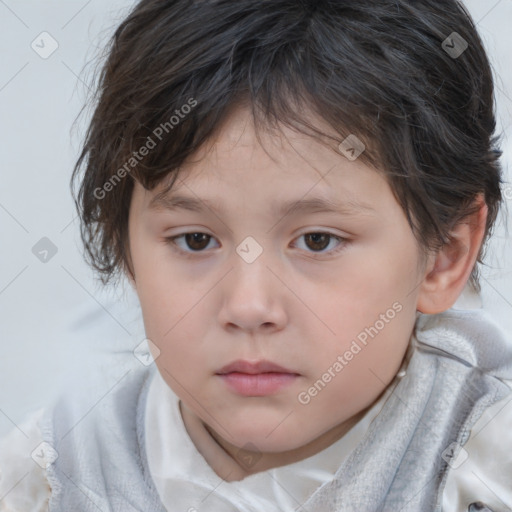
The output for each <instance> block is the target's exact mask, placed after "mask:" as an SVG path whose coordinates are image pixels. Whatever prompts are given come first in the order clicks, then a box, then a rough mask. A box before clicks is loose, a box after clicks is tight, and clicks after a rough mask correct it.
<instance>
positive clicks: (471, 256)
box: [129, 107, 487, 480]
mask: <svg viewBox="0 0 512 512" xmlns="http://www.w3.org/2000/svg"><path fill="white" fill-rule="evenodd" d="M320 123H321V121H320ZM324 128H325V127H324ZM282 133H283V135H284V136H282V137H280V136H277V135H276V134H273V135H271V134H268V133H266V132H261V133H260V135H261V137H262V138H261V141H262V143H263V146H262V145H260V143H259V142H258V140H257V139H256V135H255V131H254V127H253V124H252V122H251V118H250V115H249V111H248V110H246V109H245V108H243V107H240V108H237V109H236V110H234V112H233V113H232V114H231V116H230V117H229V118H228V119H227V121H226V122H225V123H224V124H223V125H222V126H221V128H220V130H219V132H218V134H217V136H216V137H215V138H214V139H212V140H211V141H210V142H211V143H210V144H209V145H208V146H205V147H204V148H203V149H202V150H200V151H199V153H198V154H197V155H194V158H193V159H190V160H189V161H187V162H186V164H185V165H184V166H183V167H182V169H181V172H180V176H179V179H178V181H177V182H176V184H175V186H174V188H173V190H172V191H171V194H175V193H177V192H178V191H179V192H180V193H181V194H183V195H187V196H192V197H195V198H201V199H210V200H212V201H215V200H217V202H218V205H219V207H220V208H221V210H220V211H218V212H215V213H214V212H213V211H212V210H210V209H208V208H206V209H205V211H204V212H192V211H187V210H183V209H176V210H174V211H170V210H163V209H162V210H159V211H152V210H150V209H149V203H150V201H151V199H152V198H153V197H154V196H155V195H156V194H157V193H158V192H159V191H160V190H161V189H162V188H163V186H159V187H157V188H156V189H155V190H153V191H147V190H145V189H144V188H143V187H142V186H141V185H140V184H139V183H136V185H135V189H134V193H133V197H132V202H131V205H130V216H129V258H130V264H131V269H132V270H133V275H134V276H135V279H133V278H132V279H131V282H132V285H133V286H134V288H135V290H136V292H137V294H138V297H139V300H140V304H141V308H142V314H143V320H144V325H145V330H146V335H147V337H148V338H149V339H150V340H151V341H152V342H153V343H154V344H155V346H157V347H158V348H159V350H160V354H159V356H158V357H157V358H156V364H157V366H158V369H159V371H160V373H161V375H162V377H163V378H164V380H165V381H166V383H167V384H168V385H169V386H170V387H171V388H172V390H173V391H174V392H175V393H176V394H177V395H178V397H179V398H180V400H181V404H180V406H181V412H182V416H183V420H184V423H185V426H186V427H187V430H188V431H189V433H190V434H191V438H192V441H193V442H194V443H195V444H196V446H197V448H198V450H199V451H200V452H201V453H202V454H203V456H204V458H205V459H206V460H207V462H208V463H209V464H210V466H211V467H212V468H213V470H214V471H215V472H216V473H217V474H218V475H219V476H221V477H222V478H225V479H226V480H239V479H241V478H244V477H245V476H247V475H249V474H253V473H257V472H260V471H263V470H265V469H268V468H272V467H277V466H281V465H284V464H289V463H292V462H295V461H298V460H301V459H304V458H306V457H309V456H311V455H313V454H315V453H318V452H319V451H321V450H323V449H324V448H326V447H327V446H329V445H331V444H332V443H334V442H335V441H336V440H338V439H339V438H340V437H342V436H343V434H344V433H346V431H347V430H348V429H349V428H350V427H351V426H353V424H354V423H355V422H356V421H357V420H358V419H359V418H360V417H361V416H362V415H363V414H364V412H365V411H366V410H367V408H368V407H369V406H371V405H372V404H373V403H375V401H376V400H377V399H378V398H379V397H380V396H381V394H382V393H383V392H384V391H385V389H386V388H387V386H388V385H389V383H390V382H391V381H392V380H393V378H394V377H395V375H396V373H397V371H398V369H399V367H400V365H401V363H402V360H403V357H404V354H405V352H406V350H407V347H408V344H409V340H410V336H411V333H412V330H413V327H414V323H415V319H416V315H417V311H421V312H424V313H437V312H441V311H444V310H446V309H448V308H449V307H451V306H452V305H453V303H454V302H455V300H456V299H457V297H458V296H459V294H460V293H461V291H462V289H463V287H464V285H465V283H466V281H467V279H468V277H469V274H470V272H471V269H472V267H473V264H474V262H475V259H476V256H477V253H478V248H479V247H480V244H481V240H482V237H483V226H484V224H485V216H486V212H487V210H486V207H485V204H484V203H483V202H481V208H480V210H479V213H478V214H477V215H476V216H475V217H474V218H471V219H468V222H467V223H464V224H461V225H460V226H459V227H457V229H456V230H454V232H453V234H454V242H453V245H450V246H449V247H446V248H444V249H443V250H441V251H439V252H438V253H437V254H431V255H429V256H428V258H426V259H423V258H422V257H421V256H422V252H421V250H420V248H419V246H418V244H417V242H416V239H415V238H414V235H413V233H412V231H411V228H410V226H409V224H408V223H407V220H406V217H405V214H404V212H403V211H402V209H401V207H400V206H399V204H398V203H397V201H396V199H395V198H394V196H393V193H392V191H391V189H390V187H389V185H388V184H387V182H386V180H385V179H384V177H383V176H382V175H381V174H379V173H378V172H376V170H374V169H372V168H370V167H368V166H366V165H364V164H363V163H362V162H361V161H360V160H355V161H349V160H348V159H347V158H346V157H345V156H343V155H342V154H341V153H340V152H339V151H335V150H333V149H332V148H328V147H326V146H325V145H322V144H320V143H319V142H318V141H316V140H314V139H312V138H309V137H307V136H305V135H303V134H298V133H296V132H294V131H292V130H290V129H288V128H282ZM335 149H336V148H335ZM317 195H319V196H322V197H327V198H330V199H332V200H333V201H338V202H340V203H341V204H347V201H354V202H364V203H365V204H367V205H369V206H370V207H371V208H372V210H367V211H360V212H356V213H351V214H347V213H322V212H320V213H319V212H317V213H315V212H306V213H304V212H303V213H299V212H288V213H287V214H284V215H283V214H281V215H277V214H275V213H273V212H272V211H271V209H270V207H269V205H270V204H272V203H274V202H276V203H278V204H280V203H281V202H283V201H285V200H288V199H293V200H297V199H301V198H309V197H311V196H317ZM319 232H320V233H325V232H328V233H330V234H332V238H329V237H327V238H326V239H324V240H323V241H322V240H320V242H319V241H318V239H317V240H316V241H315V240H314V239H313V240H312V239H311V237H307V236H304V235H306V234H308V233H309V234H313V233H319ZM185 233H205V234H207V235H210V236H211V238H206V239H204V240H203V241H202V242H201V239H200V242H199V243H198V242H195V244H194V241H193V240H192V241H191V240H189V244H191V245H187V240H186V239H185V237H181V238H178V239H177V240H175V245H173V244H172V243H170V242H169V241H168V240H166V237H171V236H178V235H181V234H185ZM248 236H251V237H252V238H253V239H255V240H256V241H257V243H258V244H259V245H260V246H261V248H262V249H263V252H262V253H261V254H260V255H259V256H258V257H257V258H256V260H255V261H254V262H252V263H250V264H249V263H247V262H246V261H245V260H244V259H243V258H242V257H241V256H239V254H238V253H237V252H236V248H237V247H238V246H239V245H240V244H241V242H242V241H244V239H245V238H246V237H248ZM336 236H339V237H342V238H343V239H345V240H341V241H339V240H338V239H336ZM322 244H323V245H322ZM340 247H341V250H340V251H338V252H336V249H338V248H340ZM180 249H181V251H180ZM194 249H195V252H194ZM187 256H188V257H187ZM397 303H398V304H399V305H400V312H398V313H396V315H395V316H394V318H393V319H392V320H390V321H389V322H387V323H385V327H384V328H383V329H381V330H380V331H379V332H378V334H377V335H376V336H375V337H373V338H370V339H369V342H368V344H367V345H366V346H364V347H363V349H362V350H361V351H360V352H358V353H357V355H355V356H354V357H353V358H352V360H351V361H349V362H348V364H347V365H346V366H344V368H343V370H342V371H340V372H338V373H336V376H335V377H334V378H332V379H331V380H330V382H329V383H328V384H327V385H326V386H325V387H324V388H323V389H322V390H321V391H320V392H319V393H318V394H316V396H314V397H311V400H310V401H309V403H307V404H304V403H301V402H300V401H299V400H298V395H299V393H301V392H304V391H305V390H306V391H307V390H308V389H309V388H310V387H311V386H312V385H313V384H314V383H315V381H318V379H320V378H321V377H322V375H323V374H324V373H325V372H327V371H328V369H329V368H330V367H331V368H332V366H333V364H334V363H335V362H336V360H337V358H338V356H340V355H343V354H344V353H345V352H346V351H347V350H348V349H349V348H350V345H351V343H352V341H353V340H355V339H356V337H357V336H358V334H360V333H361V332H362V331H364V329H365V327H369V326H373V325H375V323H376V321H377V320H379V318H381V315H382V314H385V313H386V311H387V310H389V309H390V308H392V305H393V304H395V305H396V304H397ZM237 359H245V360H250V361H257V360H261V359H267V360H270V361H272V362H275V363H277V364H279V365H281V366H284V367H286V368H288V369H290V370H293V371H294V372H296V373H298V374H299V376H298V377H297V378H296V379H295V380H294V382H293V383H292V384H291V385H289V386H287V387H285V388H284V389H282V390H280V391H279V392H278V393H276V394H273V395H268V396H263V397H255V396H249V397H247V396H240V395H238V394H236V393H235V392H233V391H231V390H230V389H229V388H228V387H227V386H226V385H225V383H224V382H223V381H222V379H221V378H220V377H219V376H218V375H216V372H218V371H219V370H220V369H221V367H223V366H224V365H226V364H228V363H230V362H232V361H234V360H237ZM198 423H199V424H201V425H203V426H204V428H205V429H206V431H207V432H208V433H209V435H210V436H211V437H212V438H213V439H214V440H215V441H216V442H217V443H218V446H220V447H222V449H223V450H222V453H223V455H222V456H221V457H219V456H218V452H214V451H212V449H211V438H210V442H208V440H205V438H204V436H198V435H196V434H194V433H193V432H194V431H195V430H194V429H193V428H191V425H193V424H198ZM247 443H251V444H250V445H247ZM240 448H242V449H244V453H248V454H252V455H256V459H257V462H256V463H255V464H254V465H253V466H251V467H247V465H244V464H242V463H241V462H240V458H239V456H238V454H239V450H240Z"/></svg>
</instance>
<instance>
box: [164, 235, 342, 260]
mask: <svg viewBox="0 0 512 512" xmlns="http://www.w3.org/2000/svg"><path fill="white" fill-rule="evenodd" d="M193 234H200V235H206V236H209V237H210V240H211V239H212V238H214V237H213V236H211V235H208V233H202V232H201V231H190V232H188V233H181V234H180V235H175V236H170V237H166V238H164V240H165V243H166V244H168V245H169V246H171V248H172V249H173V250H174V251H177V252H178V253H180V254H182V255H184V256H185V258H194V257H195V255H196V254H201V253H203V252H205V249H203V250H201V251H185V250H183V249H181V248H180V247H178V245H177V244H176V240H177V239H178V238H183V237H185V236H186V235H193ZM306 235H327V236H329V237H330V238H331V239H332V238H335V239H337V240H338V241H339V242H340V243H339V245H338V246H337V247H336V248H335V249H331V250H330V251H327V252H314V251H313V252H311V254H313V255H314V256H313V257H314V258H318V256H317V255H323V254H337V253H338V252H340V251H342V250H343V249H344V248H345V246H346V244H347V243H348V239H346V238H343V237H341V236H339V235H334V234H333V233H329V232H326V231H310V232H308V233H303V234H302V235H300V236H299V237H298V238H301V237H303V236H306ZM210 240H209V241H210ZM209 241H208V242H209Z"/></svg>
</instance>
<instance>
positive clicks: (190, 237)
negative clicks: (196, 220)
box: [165, 232, 213, 253]
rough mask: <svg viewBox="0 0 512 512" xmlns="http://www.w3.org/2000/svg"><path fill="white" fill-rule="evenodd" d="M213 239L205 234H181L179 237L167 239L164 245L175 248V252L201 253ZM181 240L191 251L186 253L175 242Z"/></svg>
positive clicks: (185, 250)
mask: <svg viewBox="0 0 512 512" xmlns="http://www.w3.org/2000/svg"><path fill="white" fill-rule="evenodd" d="M212 238H213V237H212V236H210V235H208V234H207V233H195V232H194V233H183V234H181V235H176V236H171V237H167V238H166V239H165V240H166V243H168V244H171V245H172V246H177V250H179V251H181V252H184V253H194V252H202V251H203V249H205V248H206V247H208V243H209V242H210V240H211V239H212ZM180 239H183V240H184V242H185V245H186V247H188V248H190V249H192V250H191V251H188V250H187V249H185V248H183V247H182V246H181V245H180V244H179V243H177V240H180Z"/></svg>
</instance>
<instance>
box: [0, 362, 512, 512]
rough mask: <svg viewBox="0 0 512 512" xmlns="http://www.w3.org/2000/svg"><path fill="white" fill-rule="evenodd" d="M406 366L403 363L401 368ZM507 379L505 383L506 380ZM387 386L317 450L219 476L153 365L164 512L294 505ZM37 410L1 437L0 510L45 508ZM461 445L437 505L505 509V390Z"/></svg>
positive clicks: (327, 469) (511, 407)
mask: <svg viewBox="0 0 512 512" xmlns="http://www.w3.org/2000/svg"><path fill="white" fill-rule="evenodd" d="M405 369H406V365H405V363H404V365H403V367H402V369H401V372H403V371H405ZM401 372H399V375H401ZM507 384H508V385H509V386H510V387H511V388H512V381H507ZM389 392H390V389H388V390H387V391H386V392H385V393H384V394H383V395H382V397H381V398H380V399H379V400H378V402H376V403H375V404H374V405H373V406H372V407H371V408H370V409H369V410H368V411H367V413H366V414H365V415H364V416H363V418H361V420H360V421H359V422H358V423H356V424H355V425H354V426H353V427H352V428H351V429H350V430H349V431H348V432H347V433H346V434H345V435H344V436H343V437H342V438H341V439H339V440H338V441H336V442H335V443H334V444H332V445H331V446H329V447H327V448H325V449H324V450H322V451H321V452H319V453H317V454H315V455H313V456H311V457H308V458H306V459H303V460H301V461H298V462H295V463H293V464H288V465H286V466H281V467H278V468H273V469H270V470H268V471H264V472H261V473H256V474H254V475H250V476H248V477H246V478H244V479H243V480H241V481H237V482H225V481H223V480H222V479H221V478H220V477H218V476H217V475H216V473H215V472H214V471H213V470H212V469H211V467H210V466H209V465H208V464H207V462H206V461H205V459H204V458H203V457H202V455H201V454H200V453H199V451H198V450H197V449H196V447H195V445H194V443H193V442H192V440H191V438H190V436H189V435H188V433H187V430H186V428H185V425H184V423H183V419H182V416H181V412H180V407H179V398H178V397H177V396H176V395H175V394H174V392H173V391H172V390H171V389H170V388H169V387H168V385H167V384H166V383H165V381H164V380H163V378H162V377H161V375H160V373H159V372H158V371H156V372H155V373H154V377H153V380H152V382H151V383H150V389H149V393H148V400H147V407H146V412H145V422H146V451H147V456H148V463H149V469H150V472H151V476H152V478H153V480H154V481H155V485H156V488H157V490H158V493H159V495H160V498H161V501H162V503H163V504H164V506H165V507H166V508H167V509H168V510H169V511H171V512H172V511H175V510H180V511H183V512H204V511H208V512H221V511H222V512H228V511H230V510H233V512H236V511H239V512H255V511H265V512H291V511H295V510H296V509H297V507H298V506H299V505H300V504H302V503H304V502H305V501H306V500H307V499H308V497H309V496H311V495H312V494H313V492H314V491H315V490H316V489H317V488H318V487H319V486H320V485H322V484H323V483H325V482H328V481H329V480H331V479H332V478H333V476H334V473H335V472H336V470H337V468H338V467H339V465H340V464H341V462H342V461H343V460H344V459H345V458H346V457H347V456H348V455H349V453H350V452H351V450H352V449H353V448H354V447H355V446H356V445H357V443H358V442H359V441H360V440H361V439H362V437H363V435H364V433H365V432H366V430H367V428H368V426H369V424H370V423H371V421H372V420H373V419H374V418H375V416H376V415H377V414H378V413H379V411H380V409H381V408H382V406H383V404H384V402H385V400H386V398H387V396H388V394H389ZM43 412H44V409H40V410H39V411H37V412H36V413H35V414H34V415H33V416H32V417H31V418H30V419H29V420H28V421H26V422H25V423H24V424H23V425H22V426H21V430H23V432H25V433H26V434H27V435H28V438H27V437H25V436H24V435H23V434H22V433H21V432H20V431H19V430H18V429H17V428H15V429H13V430H12V431H11V432H10V433H9V434H8V436H6V437H4V438H3V439H2V440H1V441H0V512H43V511H44V512H46V511H47V509H48V500H49V497H50V494H51V489H50V486H49V485H48V482H47V480H46V470H45V469H44V468H43V467H41V466H40V465H38V464H36V463H35V462H34V460H33V459H32V458H31V453H32V451H33V450H34V448H35V447H36V446H38V445H39V443H40V442H41V434H40V432H39V429H38V427H37V424H36V422H37V420H38V418H39V417H40V415H41V414H42V413H43ZM212 442H214V441H213V439H212ZM464 450H465V452H462V456H459V458H458V459H457V460H456V461H455V464H454V467H452V468H450V470H449V472H448V478H447V483H446V487H445V490H444V494H443V512H467V507H468V506H469V504H470V503H473V502H475V501H479V500H481V501H484V502H485V503H486V504H487V505H488V506H490V507H491V508H493V509H495V510H496V512H502V511H504V510H512V396H508V397H506V398H505V399H504V400H502V401H500V402H497V403H496V404H494V405H493V406H492V407H490V408H489V409H487V410H486V412H485V413H484V414H483V416H482V417H481V418H480V419H479V421H478V422H477V423H476V424H475V426H474V428H473V429H472V431H471V436H470V439H469V440H468V442H467V443H466V445H465V446H464ZM466 454H467V459H466V460H463V459H464V458H465V457H466ZM460 462H462V463H461V464H460V466H458V467H457V464H458V463H460ZM42 465H43V466H44V464H42Z"/></svg>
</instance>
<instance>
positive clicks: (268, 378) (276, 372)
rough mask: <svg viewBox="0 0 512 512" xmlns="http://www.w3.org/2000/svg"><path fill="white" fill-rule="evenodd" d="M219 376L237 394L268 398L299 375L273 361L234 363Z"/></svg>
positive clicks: (221, 371) (219, 373)
mask: <svg viewBox="0 0 512 512" xmlns="http://www.w3.org/2000/svg"><path fill="white" fill-rule="evenodd" d="M217 375H218V376H219V377H220V378H221V379H222V380H223V381H224V383H225V384H226V385H227V386H228V387H229V388H230V389H231V390H232V391H234V392H235V393H237V394H239V395H243V396H266V395H272V394H275V393H277V392H278V391H279V390H281V389H283V388H284V387H286V386H289V385H290V384H292V383H293V382H294V381H295V379H296V378H297V377H299V374H298V373H296V372H293V371H292V370H289V369H288V368H284V367H283V366H280V365H278V364H275V363H272V362H271V361H257V362H254V363H253V362H250V361H243V360H238V361H234V362H232V363H230V364H228V365H226V366H224V367H223V368H221V370H219V371H218V372H217Z"/></svg>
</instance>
